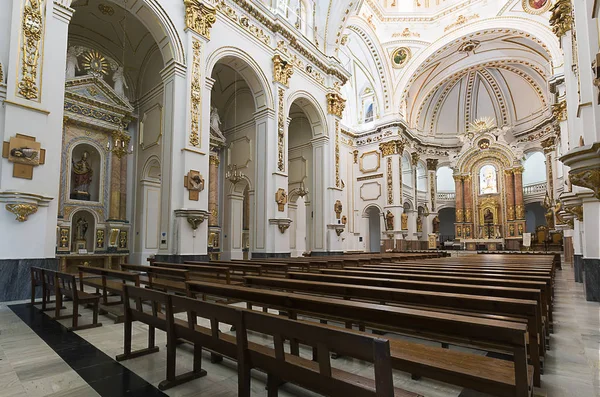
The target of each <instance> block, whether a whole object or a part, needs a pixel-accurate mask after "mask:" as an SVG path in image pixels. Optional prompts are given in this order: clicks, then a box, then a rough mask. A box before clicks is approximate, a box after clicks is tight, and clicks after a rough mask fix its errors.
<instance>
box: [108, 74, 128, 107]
mask: <svg viewBox="0 0 600 397" xmlns="http://www.w3.org/2000/svg"><path fill="white" fill-rule="evenodd" d="M124 72H125V71H124V70H123V66H119V67H118V68H117V70H115V73H114V74H113V78H112V79H113V81H114V83H115V86H114V89H115V93H116V94H117V95H118V96H120V97H121V98H123V99H125V100H127V96H126V95H125V88H129V87H128V86H127V83H126V82H125V76H124Z"/></svg>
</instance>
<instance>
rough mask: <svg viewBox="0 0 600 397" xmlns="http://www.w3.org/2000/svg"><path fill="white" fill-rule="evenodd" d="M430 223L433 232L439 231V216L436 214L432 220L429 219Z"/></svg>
mask: <svg viewBox="0 0 600 397" xmlns="http://www.w3.org/2000/svg"><path fill="white" fill-rule="evenodd" d="M431 224H432V226H433V232H434V233H439V232H440V218H438V217H437V216H436V217H435V218H433V220H432V221H431Z"/></svg>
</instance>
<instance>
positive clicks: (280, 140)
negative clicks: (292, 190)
mask: <svg viewBox="0 0 600 397" xmlns="http://www.w3.org/2000/svg"><path fill="white" fill-rule="evenodd" d="M284 94H285V91H284V90H283V88H279V89H278V90H277V98H278V110H277V169H278V170H279V171H281V172H283V171H284V170H285V161H284V157H285V156H284V151H285V115H284V110H283V108H284V103H283V97H284Z"/></svg>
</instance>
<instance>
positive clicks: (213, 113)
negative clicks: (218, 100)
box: [210, 106, 225, 142]
mask: <svg viewBox="0 0 600 397" xmlns="http://www.w3.org/2000/svg"><path fill="white" fill-rule="evenodd" d="M210 132H211V134H212V135H213V137H215V138H217V139H218V140H221V141H223V142H225V135H223V132H222V131H221V118H220V117H219V112H218V111H217V108H216V107H214V106H211V107H210Z"/></svg>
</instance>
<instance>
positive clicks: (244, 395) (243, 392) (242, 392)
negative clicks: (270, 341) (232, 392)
mask: <svg viewBox="0 0 600 397" xmlns="http://www.w3.org/2000/svg"><path fill="white" fill-rule="evenodd" d="M247 360H248V359H247V357H242V359H241V360H240V361H238V364H237V367H238V397H250V396H251V387H250V385H251V379H252V378H251V377H250V369H251V368H250V365H248V361H247Z"/></svg>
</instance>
